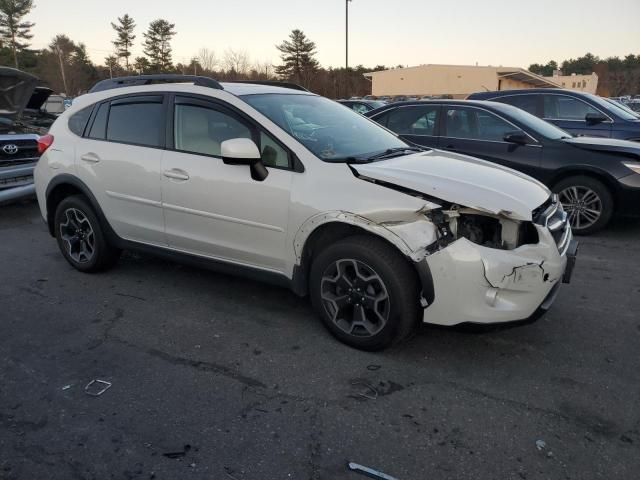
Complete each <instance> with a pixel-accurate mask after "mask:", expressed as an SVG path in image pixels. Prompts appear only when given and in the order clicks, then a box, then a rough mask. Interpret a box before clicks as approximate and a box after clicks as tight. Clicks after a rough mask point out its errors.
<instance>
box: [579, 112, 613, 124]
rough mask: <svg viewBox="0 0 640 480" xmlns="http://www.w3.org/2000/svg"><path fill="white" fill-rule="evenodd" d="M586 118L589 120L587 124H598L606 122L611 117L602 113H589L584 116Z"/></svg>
mask: <svg viewBox="0 0 640 480" xmlns="http://www.w3.org/2000/svg"><path fill="white" fill-rule="evenodd" d="M584 120H585V121H586V122H587V125H597V124H598V123H602V122H606V121H607V120H609V119H608V118H607V117H605V116H604V115H602V114H601V113H587V114H586V115H585V116H584Z"/></svg>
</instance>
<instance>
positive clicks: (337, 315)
mask: <svg viewBox="0 0 640 480" xmlns="http://www.w3.org/2000/svg"><path fill="white" fill-rule="evenodd" d="M309 291H310V294H311V301H312V304H313V307H314V309H315V310H316V312H317V313H318V315H320V317H321V318H322V321H323V322H324V324H325V326H326V327H327V328H328V329H329V331H330V332H331V333H332V334H333V335H334V336H335V337H336V338H337V339H339V340H340V341H342V342H344V343H346V344H347V345H350V346H352V347H355V348H358V349H361V350H369V351H374V350H381V349H383V348H385V347H388V346H389V345H391V344H392V343H394V342H398V341H401V340H403V339H404V338H406V337H407V336H408V335H409V334H410V333H411V332H412V331H413V330H414V327H415V326H416V323H417V320H418V314H419V309H420V305H419V288H418V279H417V275H416V272H415V271H414V269H413V268H411V265H410V264H409V263H408V261H407V260H406V259H405V258H404V257H403V256H402V255H401V254H400V252H398V251H397V250H396V249H394V248H393V247H391V246H390V245H388V244H387V243H386V242H384V241H383V240H381V239H378V238H375V237H370V236H364V235H363V236H353V237H348V238H345V239H344V240H340V241H338V242H336V243H334V244H333V245H330V246H329V247H327V248H326V249H324V250H323V251H321V252H320V253H319V254H318V256H317V257H316V258H314V260H313V263H312V266H311V273H310V277H309Z"/></svg>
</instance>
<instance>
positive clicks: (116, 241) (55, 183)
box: [45, 173, 122, 247]
mask: <svg viewBox="0 0 640 480" xmlns="http://www.w3.org/2000/svg"><path fill="white" fill-rule="evenodd" d="M63 185H71V186H72V187H74V188H75V189H77V190H79V191H80V192H81V193H82V194H83V195H84V196H85V197H86V198H87V199H88V200H89V203H90V204H91V207H92V208H93V211H94V212H95V214H96V215H97V217H98V220H99V221H100V226H101V227H102V229H103V230H104V233H105V235H106V236H107V240H108V241H109V243H111V244H112V245H114V246H118V247H120V245H121V244H122V239H121V238H120V237H119V236H118V234H116V232H115V231H114V230H113V228H112V227H111V225H110V224H109V222H108V221H107V218H106V217H105V215H104V213H103V211H102V208H100V204H99V203H98V200H96V197H95V196H94V195H93V193H92V192H91V189H90V188H89V187H88V186H87V184H86V183H84V182H83V181H82V180H80V179H79V178H78V177H76V176H74V175H71V174H69V173H61V174H59V175H56V176H55V177H53V178H52V179H51V181H50V182H49V185H48V186H47V190H46V192H45V198H46V200H47V226H48V227H49V233H50V234H51V236H55V235H54V231H53V228H54V225H53V222H54V215H55V211H51V210H52V209H50V208H49V198H50V196H51V194H52V193H53V192H54V191H55V190H56V188H58V187H60V186H63Z"/></svg>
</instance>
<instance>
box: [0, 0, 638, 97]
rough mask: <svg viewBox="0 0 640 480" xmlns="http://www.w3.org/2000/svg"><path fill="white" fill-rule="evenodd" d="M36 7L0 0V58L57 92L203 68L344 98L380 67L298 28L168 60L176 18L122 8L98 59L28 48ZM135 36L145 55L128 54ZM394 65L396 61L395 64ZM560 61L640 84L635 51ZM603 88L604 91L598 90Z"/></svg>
mask: <svg viewBox="0 0 640 480" xmlns="http://www.w3.org/2000/svg"><path fill="white" fill-rule="evenodd" d="M33 8H34V4H33V0H0V64H1V65H13V66H15V67H16V68H20V69H22V70H25V71H27V72H30V73H33V74H35V75H36V76H38V77H39V78H40V79H41V80H42V81H43V82H44V84H46V85H48V86H49V87H50V88H52V89H53V90H54V91H56V92H64V93H66V94H67V95H70V96H76V95H79V94H81V93H84V92H86V91H87V90H88V89H89V88H91V86H92V85H93V84H94V83H96V82H97V81H99V80H102V79H105V78H109V77H116V76H123V75H141V74H153V73H183V74H187V73H189V74H195V75H206V76H210V77H213V78H217V79H218V80H221V81H225V80H286V81H290V82H294V83H297V84H299V85H302V86H304V87H306V88H307V89H309V90H311V91H313V92H316V93H318V94H320V95H324V96H327V97H330V98H348V97H350V96H354V95H358V96H362V95H366V94H368V93H370V92H371V84H370V81H369V80H368V79H366V78H365V77H364V76H363V74H364V73H366V72H371V71H378V70H386V69H387V67H385V66H384V65H376V66H375V67H373V68H367V67H364V66H363V65H358V66H356V67H355V68H348V69H346V68H331V67H329V68H325V67H322V66H321V65H320V63H319V62H318V60H317V59H316V55H317V50H316V44H315V43H314V42H313V41H311V40H310V39H309V38H307V36H306V35H305V34H304V32H302V31H301V30H299V29H295V30H293V31H291V33H290V34H289V37H288V38H287V39H285V40H283V41H282V42H281V43H280V44H278V45H276V46H275V47H276V49H277V50H278V52H279V53H280V62H281V63H280V64H279V65H276V66H274V65H271V63H270V62H260V61H253V60H252V59H251V58H250V56H249V54H248V53H247V52H244V51H241V50H236V49H233V48H227V49H226V50H224V52H223V53H222V55H221V56H218V54H217V53H216V52H215V50H213V49H210V48H207V47H203V48H201V49H200V50H199V51H198V52H196V53H195V54H194V55H193V56H192V57H191V59H190V61H188V62H178V63H174V61H173V50H172V45H171V42H172V40H173V38H174V37H175V35H176V34H177V32H176V29H175V24H173V23H171V22H170V21H168V20H166V19H157V20H154V21H152V22H150V23H149V25H148V26H147V28H146V30H144V31H143V32H142V37H141V38H139V36H138V33H137V27H138V26H137V24H136V22H135V20H134V19H133V18H132V17H131V16H130V15H129V14H126V13H125V14H124V15H123V16H122V17H118V18H117V19H115V21H114V22H111V27H112V28H113V33H114V39H113V41H112V44H113V53H112V54H110V55H108V56H106V57H105V59H104V63H103V64H95V63H94V62H93V61H92V60H91V59H90V58H89V55H88V53H87V47H86V45H85V44H84V43H82V42H77V41H74V40H72V39H71V38H69V37H68V36H67V35H64V34H60V35H56V36H55V37H54V38H53V39H52V40H51V41H50V43H49V44H48V46H47V47H46V48H43V49H39V50H37V49H32V48H30V44H29V41H30V40H31V39H32V38H33V34H32V33H31V29H32V28H33V26H34V23H33V22H30V21H28V20H27V19H26V17H27V16H28V15H29V13H30V12H31V10H32V9H33ZM136 40H137V41H140V45H141V46H142V52H143V55H140V56H136V57H134V56H133V50H134V47H135V45H136V43H135V42H136ZM401 67H402V66H401V65H398V66H397V67H396V68H401ZM560 68H561V69H562V71H563V73H564V74H571V73H591V72H592V71H595V72H596V73H597V74H598V76H599V77H600V85H601V87H602V88H603V91H604V94H605V95H620V94H627V93H629V94H634V93H638V92H639V89H640V55H638V56H635V55H627V56H626V57H624V58H623V59H619V58H618V57H611V58H607V59H605V60H601V59H600V58H598V57H596V56H594V55H592V54H590V53H588V54H586V55H585V56H584V57H580V58H578V59H570V60H565V61H564V62H563V63H562V64H561V66H560ZM557 69H558V63H557V62H555V61H553V60H552V61H549V62H548V63H547V64H545V65H541V64H533V65H531V66H530V67H529V70H531V71H532V72H534V73H538V74H541V75H546V76H551V75H552V74H553V71H554V70H557ZM599 93H602V92H599Z"/></svg>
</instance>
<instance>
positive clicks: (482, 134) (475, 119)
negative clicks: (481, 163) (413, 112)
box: [440, 105, 542, 177]
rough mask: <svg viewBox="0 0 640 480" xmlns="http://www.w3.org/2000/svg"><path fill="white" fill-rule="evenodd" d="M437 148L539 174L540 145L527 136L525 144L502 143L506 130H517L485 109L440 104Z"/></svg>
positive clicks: (534, 174) (510, 131) (529, 173)
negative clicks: (440, 126) (440, 118)
mask: <svg viewBox="0 0 640 480" xmlns="http://www.w3.org/2000/svg"><path fill="white" fill-rule="evenodd" d="M442 116H443V136H442V138H441V139H440V148H441V149H444V150H449V151H453V152H457V153H463V154H465V155H471V156H474V157H478V158H482V159H484V160H488V161H490V162H494V163H498V164H500V165H504V166H505V167H509V168H513V169H514V170H518V171H521V172H524V173H526V174H528V175H531V176H533V177H536V174H538V175H539V173H540V170H539V169H540V161H541V152H542V147H541V146H540V145H539V144H538V143H537V142H536V141H535V139H533V138H531V142H530V143H529V144H526V145H519V144H514V143H510V142H505V141H504V137H505V135H506V134H508V133H512V132H514V131H518V130H520V129H519V128H518V127H517V126H515V125H513V124H511V123H509V122H508V121H507V120H505V119H503V118H502V117H499V116H497V115H495V114H494V113H492V112H489V111H488V110H484V109H481V108H476V107H462V106H453V105H452V106H444V107H443V112H442Z"/></svg>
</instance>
